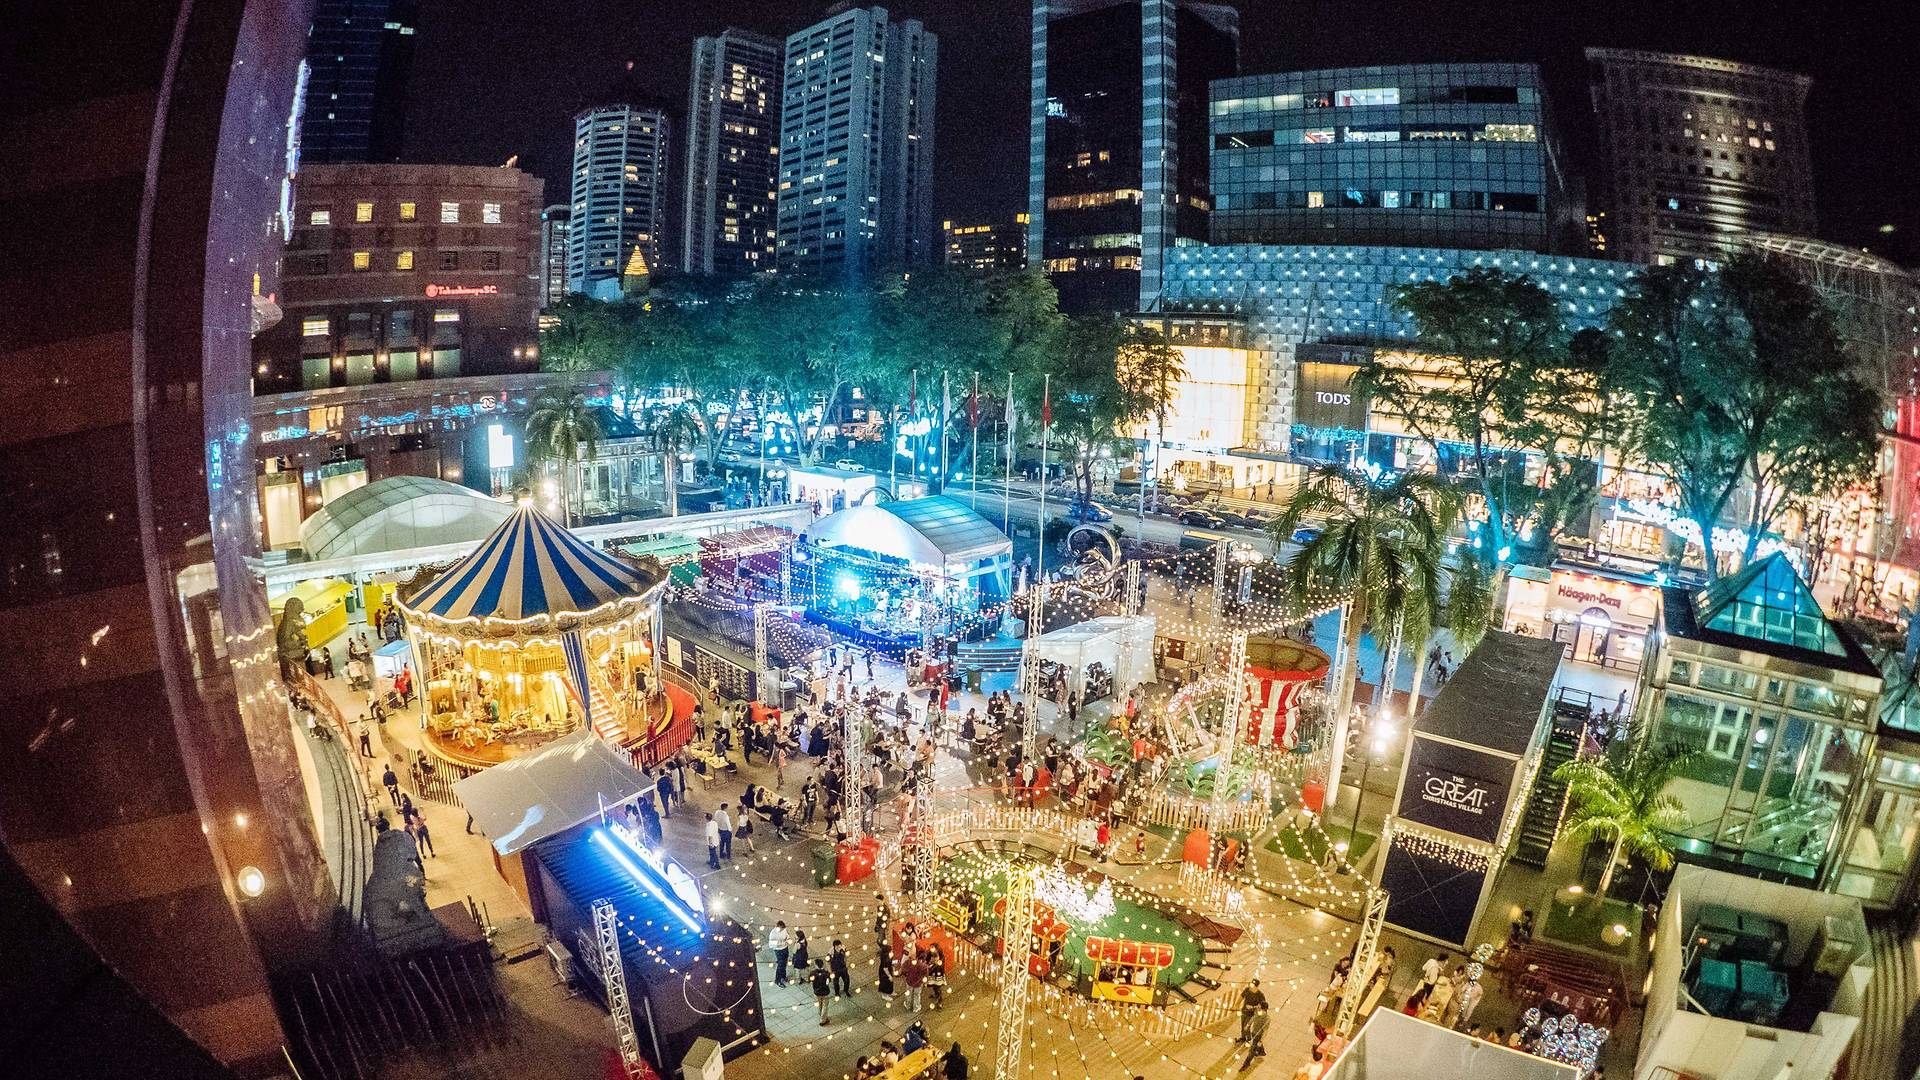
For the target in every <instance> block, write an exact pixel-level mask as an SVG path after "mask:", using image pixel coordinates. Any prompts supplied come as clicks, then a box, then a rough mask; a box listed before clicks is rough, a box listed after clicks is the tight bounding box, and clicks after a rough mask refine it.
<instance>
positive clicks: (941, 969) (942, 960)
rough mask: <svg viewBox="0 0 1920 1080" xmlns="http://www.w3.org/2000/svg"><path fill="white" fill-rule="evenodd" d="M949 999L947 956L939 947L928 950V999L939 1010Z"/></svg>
mask: <svg viewBox="0 0 1920 1080" xmlns="http://www.w3.org/2000/svg"><path fill="white" fill-rule="evenodd" d="M946 997H947V954H946V951H945V950H943V949H941V948H940V947H939V946H938V945H935V946H934V947H933V948H931V949H928V950H927V998H928V1000H929V1001H930V1002H931V1004H932V1005H933V1007H934V1008H936V1009H938V1008H939V1007H940V1006H941V1004H942V1003H943V1002H944V1001H945V1000H946Z"/></svg>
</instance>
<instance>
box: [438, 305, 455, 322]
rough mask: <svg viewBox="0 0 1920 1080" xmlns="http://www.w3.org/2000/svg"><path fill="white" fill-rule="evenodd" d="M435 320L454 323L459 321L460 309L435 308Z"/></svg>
mask: <svg viewBox="0 0 1920 1080" xmlns="http://www.w3.org/2000/svg"><path fill="white" fill-rule="evenodd" d="M433 321H434V322H437V323H453V322H459V321H460V309H458V308H435V309H434V312H433Z"/></svg>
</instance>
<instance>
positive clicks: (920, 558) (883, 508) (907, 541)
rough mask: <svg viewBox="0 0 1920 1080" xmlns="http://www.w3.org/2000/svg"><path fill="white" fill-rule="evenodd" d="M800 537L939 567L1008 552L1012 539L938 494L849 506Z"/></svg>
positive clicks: (1010, 548) (809, 540) (1011, 545)
mask: <svg viewBox="0 0 1920 1080" xmlns="http://www.w3.org/2000/svg"><path fill="white" fill-rule="evenodd" d="M806 539H807V542H808V543H809V544H815V545H818V546H820V547H828V548H851V549H854V550H855V551H860V552H866V553H869V554H872V555H878V556H881V557H883V558H888V559H898V560H900V561H902V562H907V563H911V564H914V565H917V566H926V567H935V568H940V569H944V568H945V567H947V566H949V565H952V564H954V563H972V562H976V561H978V560H981V559H989V558H992V557H994V556H996V555H1002V554H1006V553H1008V552H1011V551H1012V550H1013V542H1012V541H1010V540H1008V539H1007V536H1006V534H1005V533H1003V532H1001V531H1000V530H999V528H998V527H997V526H995V525H994V524H993V523H992V522H990V521H988V520H987V519H986V518H984V517H981V516H980V515H979V514H978V513H976V512H974V510H973V508H972V507H970V506H967V505H966V504H965V503H961V502H958V501H956V500H954V499H949V498H947V497H946V496H944V495H930V496H928V497H926V498H922V499H907V500H904V501H900V502H889V503H882V504H880V505H878V506H850V507H848V508H846V509H845V510H841V511H839V512H838V513H834V514H830V515H828V516H826V517H824V518H821V519H820V520H819V521H816V522H814V523H813V525H812V526H811V527H810V528H808V529H807V532H806Z"/></svg>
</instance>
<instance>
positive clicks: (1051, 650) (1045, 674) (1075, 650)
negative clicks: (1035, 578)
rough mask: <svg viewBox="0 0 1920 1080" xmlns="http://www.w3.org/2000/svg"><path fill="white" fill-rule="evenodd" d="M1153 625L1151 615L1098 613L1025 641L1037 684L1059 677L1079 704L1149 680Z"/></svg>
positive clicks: (1119, 694) (1123, 691)
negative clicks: (1037, 674) (1035, 666)
mask: <svg viewBox="0 0 1920 1080" xmlns="http://www.w3.org/2000/svg"><path fill="white" fill-rule="evenodd" d="M1154 626H1155V621H1154V618H1153V616H1151V615H1103V616H1101V617H1099V618H1097V619H1088V620H1087V621H1086V622H1082V623H1075V624H1074V625H1072V626H1063V627H1061V628H1060V629H1058V630H1054V631H1052V632H1050V633H1047V634H1042V635H1041V636H1040V637H1037V638H1033V639H1031V640H1030V642H1029V646H1028V647H1029V648H1030V649H1031V650H1032V661H1033V662H1034V663H1037V664H1039V665H1040V685H1041V686H1042V687H1043V688H1044V687H1048V686H1052V685H1055V682H1056V676H1058V677H1064V678H1065V680H1066V683H1067V689H1068V690H1070V691H1071V692H1073V693H1074V694H1077V695H1079V697H1080V700H1081V701H1082V702H1083V703H1090V702H1094V701H1100V700H1102V699H1107V698H1114V699H1118V698H1120V697H1124V696H1125V695H1126V692H1127V690H1128V689H1130V688H1131V687H1133V686H1136V685H1138V684H1140V683H1144V682H1151V681H1153V635H1154Z"/></svg>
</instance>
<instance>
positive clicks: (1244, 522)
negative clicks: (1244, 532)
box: [1209, 506, 1260, 529]
mask: <svg viewBox="0 0 1920 1080" xmlns="http://www.w3.org/2000/svg"><path fill="white" fill-rule="evenodd" d="M1209 512H1210V513H1211V514H1213V516H1214V517H1217V518H1219V519H1220V524H1222V525H1225V526H1227V527H1228V528H1231V529H1257V528H1259V527H1260V525H1259V523H1258V522H1256V521H1254V520H1253V519H1252V518H1250V517H1248V516H1247V515H1245V514H1243V513H1241V512H1240V511H1238V510H1234V509H1230V508H1228V507H1225V506H1216V507H1213V508H1212V509H1211V510H1210V511H1209Z"/></svg>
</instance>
